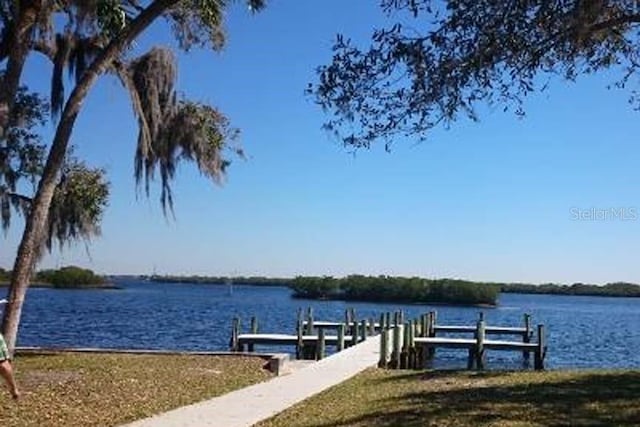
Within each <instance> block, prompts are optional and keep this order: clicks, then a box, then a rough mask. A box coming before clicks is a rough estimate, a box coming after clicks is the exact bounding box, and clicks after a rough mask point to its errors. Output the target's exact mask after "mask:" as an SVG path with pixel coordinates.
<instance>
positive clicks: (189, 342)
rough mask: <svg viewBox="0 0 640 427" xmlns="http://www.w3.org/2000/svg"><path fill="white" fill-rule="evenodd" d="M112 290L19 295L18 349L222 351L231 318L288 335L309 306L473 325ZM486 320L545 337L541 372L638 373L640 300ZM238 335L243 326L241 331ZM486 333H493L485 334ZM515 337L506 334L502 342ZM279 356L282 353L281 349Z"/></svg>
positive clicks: (188, 291) (552, 301)
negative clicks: (539, 327) (531, 327)
mask: <svg viewBox="0 0 640 427" xmlns="http://www.w3.org/2000/svg"><path fill="white" fill-rule="evenodd" d="M118 285H121V286H123V289H120V290H82V291H78V290H54V289H36V288H33V289H30V290H29V291H28V295H27V299H26V302H25V307H24V310H23V317H22V323H21V328H20V332H19V338H18V340H19V342H18V345H21V346H46V347H101V348H133V349H170V350H210V351H215V350H227V349H228V344H229V337H230V326H231V319H232V318H233V317H234V316H240V317H241V318H242V319H243V322H244V327H245V328H248V323H249V319H250V317H251V316H252V315H256V316H257V317H258V319H259V323H260V331H261V332H289V333H294V328H295V322H296V311H297V309H298V308H300V307H307V306H312V307H313V309H314V314H315V316H314V317H315V318H316V319H318V320H341V319H343V316H344V310H345V308H347V307H354V308H355V309H356V313H357V317H358V318H362V317H363V316H366V317H375V318H376V319H378V318H379V315H380V313H381V312H382V311H393V310H397V309H403V310H405V312H406V313H407V316H408V318H412V317H415V316H418V315H419V314H421V313H424V312H426V311H429V310H432V309H435V310H437V311H438V323H439V324H465V325H472V324H475V321H476V320H477V316H478V311H479V309H478V308H473V307H446V306H437V307H435V306H425V305H402V304H375V303H354V302H348V303H347V302H342V301H306V300H296V299H292V298H291V296H290V294H291V291H290V290H289V289H287V288H262V287H254V286H242V285H233V288H230V287H229V286H216V285H192V284H171V283H149V282H141V281H131V280H128V281H121V282H118ZM484 312H485V318H486V320H487V323H488V324H492V325H500V326H507V325H511V326H520V325H521V324H522V315H523V313H525V312H528V313H531V314H532V316H533V324H537V323H543V324H544V325H545V327H546V331H547V341H548V347H549V351H548V354H547V359H546V365H547V367H549V368H569V367H571V368H640V299H634V298H603V297H574V296H553V295H517V294H504V295H502V296H501V298H500V305H499V307H498V308H496V309H485V310H484ZM245 330H246V329H245ZM492 337H493V336H492ZM505 338H506V339H516V338H515V337H505ZM281 350H282V349H281ZM464 353H465V352H462V351H459V350H458V351H456V350H438V355H437V357H436V361H437V362H436V363H437V365H436V366H437V367H454V368H455V367H464V366H466V355H465V354H464ZM487 362H488V365H489V366H491V367H500V368H511V367H517V366H519V365H520V363H521V356H520V355H519V354H516V353H510V352H495V351H494V352H489V353H488V359H487Z"/></svg>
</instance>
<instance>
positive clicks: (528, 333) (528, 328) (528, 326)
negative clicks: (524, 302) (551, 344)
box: [522, 313, 531, 366]
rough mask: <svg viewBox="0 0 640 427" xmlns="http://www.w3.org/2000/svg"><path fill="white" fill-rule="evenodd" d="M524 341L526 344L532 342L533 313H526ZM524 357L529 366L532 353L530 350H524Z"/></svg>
mask: <svg viewBox="0 0 640 427" xmlns="http://www.w3.org/2000/svg"><path fill="white" fill-rule="evenodd" d="M522 342H523V343H525V344H528V343H529V342H531V315H530V314H529V313H525V314H524V334H523V335H522ZM522 359H523V362H524V364H525V366H528V365H529V359H530V353H529V352H528V351H523V352H522Z"/></svg>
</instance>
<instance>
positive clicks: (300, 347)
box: [296, 316, 304, 360]
mask: <svg viewBox="0 0 640 427" xmlns="http://www.w3.org/2000/svg"><path fill="white" fill-rule="evenodd" d="M296 332H297V333H298V342H297V344H296V359H298V360H300V359H303V358H304V340H303V339H302V336H303V335H304V322H303V320H302V316H300V317H299V318H298V327H297V328H296Z"/></svg>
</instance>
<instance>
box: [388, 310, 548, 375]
mask: <svg viewBox="0 0 640 427" xmlns="http://www.w3.org/2000/svg"><path fill="white" fill-rule="evenodd" d="M537 332H538V337H537V338H538V340H537V342H531V335H532V334H531V317H530V316H529V315H527V314H526V315H525V316H524V327H511V326H509V327H503V326H487V325H486V323H485V320H484V316H483V315H482V314H480V318H479V320H478V322H477V324H476V326H464V325H437V324H436V313H435V312H430V313H427V314H426V315H423V316H421V317H420V319H419V320H414V321H412V322H406V323H404V324H401V323H395V324H394V325H393V326H392V327H389V328H385V329H384V330H383V331H382V337H381V340H380V342H381V344H380V345H381V349H380V354H381V356H380V366H384V367H392V368H401V369H403V368H404V369H406V368H423V367H424V366H425V365H426V362H427V361H428V360H430V359H433V357H434V355H435V351H436V349H437V348H451V349H463V350H467V352H468V362H467V366H468V368H469V369H472V368H473V367H474V366H475V367H476V368H478V369H484V367H485V358H486V352H487V351H488V350H497V351H517V352H521V353H522V355H523V359H524V361H525V364H528V361H529V359H530V354H533V355H534V368H535V369H544V359H545V356H546V345H545V338H544V326H542V325H538V328H537ZM437 333H446V334H448V335H451V334H469V333H473V338H461V337H451V336H446V337H442V336H441V337H438V336H436V335H437ZM487 335H518V336H520V337H521V341H506V340H490V339H487Z"/></svg>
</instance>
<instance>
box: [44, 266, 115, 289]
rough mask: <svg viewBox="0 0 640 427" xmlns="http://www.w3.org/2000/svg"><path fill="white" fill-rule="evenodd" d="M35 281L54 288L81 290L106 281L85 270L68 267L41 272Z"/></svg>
mask: <svg viewBox="0 0 640 427" xmlns="http://www.w3.org/2000/svg"><path fill="white" fill-rule="evenodd" d="M36 281H39V282H44V283H50V284H52V285H53V287H55V288H83V287H95V286H96V285H103V284H105V283H106V280H105V279H104V277H102V276H98V275H96V274H95V273H94V272H93V271H92V270H89V269H87V268H81V267H76V266H74V265H69V266H66V267H62V268H59V269H56V270H41V271H39V272H38V274H37V275H36Z"/></svg>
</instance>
